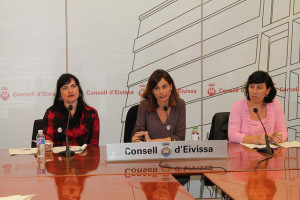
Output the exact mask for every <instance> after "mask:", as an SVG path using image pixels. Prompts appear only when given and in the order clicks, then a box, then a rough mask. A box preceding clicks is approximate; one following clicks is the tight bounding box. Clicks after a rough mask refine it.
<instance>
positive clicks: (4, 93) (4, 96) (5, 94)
mask: <svg viewBox="0 0 300 200" xmlns="http://www.w3.org/2000/svg"><path fill="white" fill-rule="evenodd" d="M1 90H2V92H1V94H0V97H1V99H3V100H4V101H6V100H7V99H8V98H9V93H8V91H7V90H8V87H2V88H1Z"/></svg>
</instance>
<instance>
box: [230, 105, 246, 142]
mask: <svg viewBox="0 0 300 200" xmlns="http://www.w3.org/2000/svg"><path fill="white" fill-rule="evenodd" d="M241 103H242V102H241V101H239V102H236V103H234V104H233V106H232V109H231V111H230V115H229V124H228V139H229V141H230V142H236V143H242V141H243V139H244V137H245V134H242V133H241V126H242V118H243V115H242V104H241Z"/></svg>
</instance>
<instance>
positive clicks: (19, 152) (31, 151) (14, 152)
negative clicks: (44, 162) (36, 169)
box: [9, 148, 37, 156]
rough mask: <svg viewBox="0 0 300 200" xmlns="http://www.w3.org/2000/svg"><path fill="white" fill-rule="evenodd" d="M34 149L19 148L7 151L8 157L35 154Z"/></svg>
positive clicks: (35, 150)
mask: <svg viewBox="0 0 300 200" xmlns="http://www.w3.org/2000/svg"><path fill="white" fill-rule="evenodd" d="M36 152H37V149H36V148H20V149H9V155H11V156H13V155H31V154H36Z"/></svg>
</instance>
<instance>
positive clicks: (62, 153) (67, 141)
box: [59, 105, 75, 157]
mask: <svg viewBox="0 0 300 200" xmlns="http://www.w3.org/2000/svg"><path fill="white" fill-rule="evenodd" d="M72 109H73V106H72V105H69V107H68V111H69V114H68V122H67V128H66V150H65V151H61V152H59V155H61V156H64V157H71V156H74V155H75V152H74V151H71V150H70V147H69V137H68V128H69V120H70V116H71V110H72Z"/></svg>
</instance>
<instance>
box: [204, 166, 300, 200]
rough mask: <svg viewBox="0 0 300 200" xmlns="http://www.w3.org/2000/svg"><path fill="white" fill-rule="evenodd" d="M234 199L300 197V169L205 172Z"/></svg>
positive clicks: (296, 198) (279, 199)
mask: <svg viewBox="0 0 300 200" xmlns="http://www.w3.org/2000/svg"><path fill="white" fill-rule="evenodd" d="M204 175H205V176H206V177H207V178H208V179H210V180H211V181H212V182H213V183H215V184H216V185H217V186H218V187H219V188H220V189H221V190H222V191H224V192H225V193H226V194H228V195H229V196H230V197H231V198H232V199H239V200H240V199H241V200H243V199H253V200H262V199H273V200H274V199H278V200H282V199H285V200H298V199H300V170H278V171H265V170H264V171H251V172H227V173H204Z"/></svg>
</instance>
